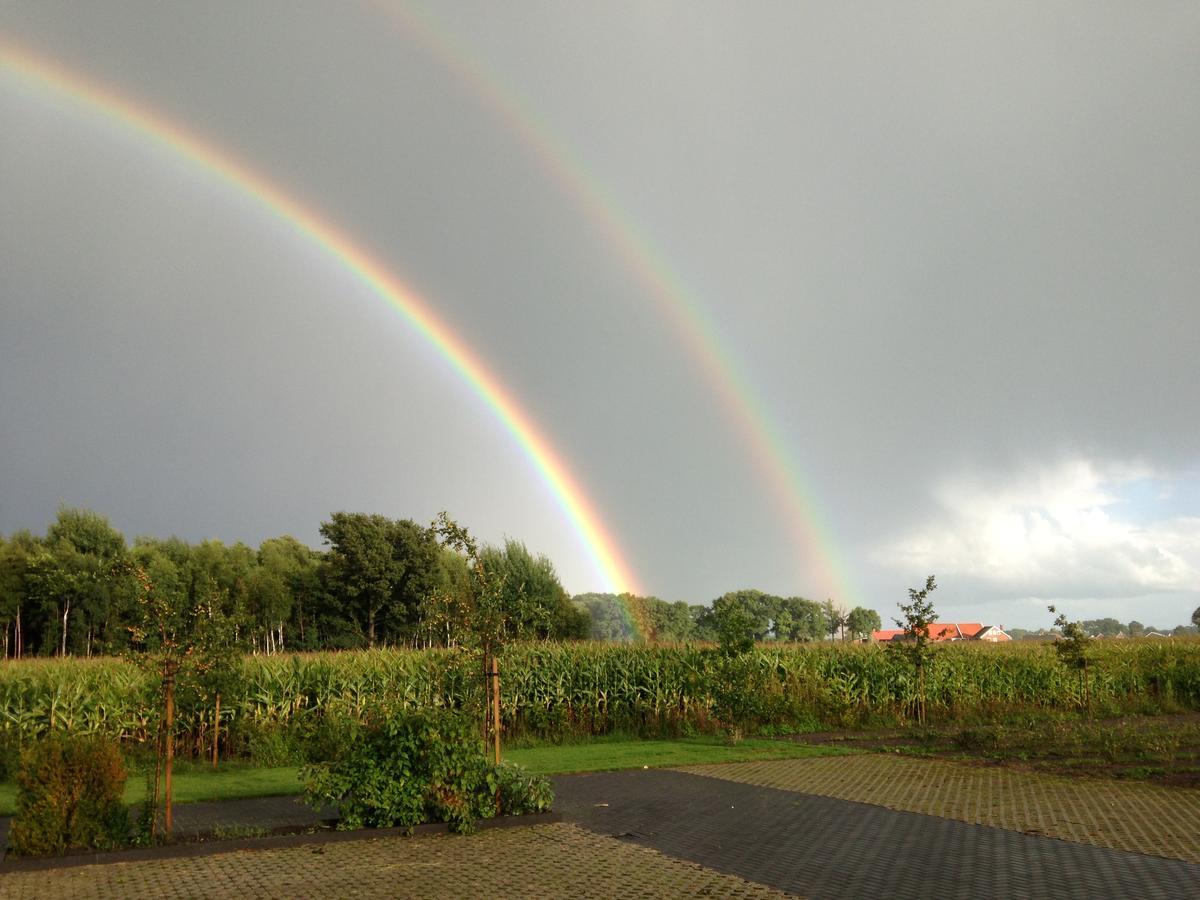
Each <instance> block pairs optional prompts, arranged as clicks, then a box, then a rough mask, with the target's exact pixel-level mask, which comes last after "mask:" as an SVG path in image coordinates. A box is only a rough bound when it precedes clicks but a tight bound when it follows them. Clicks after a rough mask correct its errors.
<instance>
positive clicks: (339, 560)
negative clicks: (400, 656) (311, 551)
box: [321, 512, 441, 647]
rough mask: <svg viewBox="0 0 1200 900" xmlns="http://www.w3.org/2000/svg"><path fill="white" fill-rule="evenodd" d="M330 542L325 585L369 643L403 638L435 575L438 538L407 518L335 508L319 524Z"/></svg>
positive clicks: (415, 622) (414, 626) (435, 581)
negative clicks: (392, 518) (398, 519)
mask: <svg viewBox="0 0 1200 900" xmlns="http://www.w3.org/2000/svg"><path fill="white" fill-rule="evenodd" d="M321 536H322V537H323V538H324V539H325V540H326V541H327V542H328V543H329V552H328V554H326V557H325V570H326V573H327V582H326V583H327V586H328V587H331V588H332V589H333V591H334V593H335V594H336V595H337V596H338V597H339V598H340V599H341V601H342V603H343V604H344V606H345V609H346V611H347V612H348V613H349V615H350V617H351V618H352V619H353V620H354V621H355V622H356V623H357V625H358V626H359V628H360V629H361V632H362V634H363V635H364V636H365V638H366V643H367V646H368V647H374V646H375V644H376V642H377V640H378V639H379V638H380V637H381V636H386V637H387V638H388V639H389V640H391V641H400V640H405V639H407V638H408V637H409V635H410V634H411V633H413V632H415V631H416V630H417V626H418V616H419V612H420V607H421V602H422V601H423V600H424V599H425V598H426V597H427V596H428V595H429V593H430V592H431V591H433V590H434V589H436V587H437V585H438V579H439V577H440V565H441V564H440V562H439V557H440V555H441V550H440V549H439V547H438V542H437V537H436V535H435V533H434V531H433V529H430V528H423V527H422V526H420V525H418V524H416V523H415V522H412V521H410V520H407V519H402V520H400V521H392V520H391V519H388V518H386V517H384V516H381V515H368V514H366V513H346V512H337V513H334V514H333V515H332V516H331V517H330V520H329V521H328V522H322V523H321Z"/></svg>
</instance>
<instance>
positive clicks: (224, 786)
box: [0, 737, 853, 816]
mask: <svg viewBox="0 0 1200 900" xmlns="http://www.w3.org/2000/svg"><path fill="white" fill-rule="evenodd" d="M849 752H853V751H849V750H845V749H842V748H839V747H815V746H804V745H802V744H793V743H790V742H788V741H770V740H763V739H752V740H745V741H742V742H740V743H738V744H729V743H727V742H725V741H723V740H722V739H720V738H711V737H697V738H683V739H681V740H674V741H638V740H619V741H617V740H602V741H596V742H590V743H585V744H563V745H558V746H541V747H529V748H522V749H514V750H508V751H505V752H504V759H505V760H506V761H508V762H513V763H516V764H517V765H519V766H523V767H524V768H526V769H528V770H529V771H531V772H534V773H536V774H538V775H560V774H567V773H571V772H611V771H617V770H620V769H641V768H652V769H653V768H663V767H668V766H670V767H675V766H689V765H715V764H719V763H728V762H752V761H755V760H764V759H797V758H808V757H814V756H833V755H837V754H844V753H849ZM171 783H172V787H173V799H174V802H176V803H192V802H196V801H201V800H242V799H246V798H249V797H284V796H290V795H294V794H300V793H301V792H302V791H303V789H304V786H303V784H302V783H301V781H300V769H299V768H298V767H296V766H282V767H278V768H270V769H260V768H253V767H250V766H246V765H244V764H240V763H227V764H225V765H223V766H221V767H220V768H218V769H216V770H215V771H214V770H212V769H209V768H206V767H204V766H200V765H195V764H186V763H185V764H184V765H182V766H181V767H180V768H179V769H177V770H176V771H175V772H174V773H173V774H172V778H171ZM144 797H145V779H144V778H143V777H141V776H140V775H137V774H133V775H130V777H129V781H128V782H127V783H126V785H125V802H126V803H140V802H141V801H142V799H143V798H144ZM16 806H17V788H16V785H15V784H12V783H7V784H0V816H11V815H13V813H14V812H16Z"/></svg>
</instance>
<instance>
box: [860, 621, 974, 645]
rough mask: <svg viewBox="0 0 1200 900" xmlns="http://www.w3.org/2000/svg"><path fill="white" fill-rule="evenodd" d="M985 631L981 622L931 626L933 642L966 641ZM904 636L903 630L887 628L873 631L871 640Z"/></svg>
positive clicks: (930, 632)
mask: <svg viewBox="0 0 1200 900" xmlns="http://www.w3.org/2000/svg"><path fill="white" fill-rule="evenodd" d="M981 631H983V624H982V623H980V622H934V623H933V624H932V625H930V626H929V639H930V640H931V641H965V640H969V639H971V638H973V637H975V635H977V634H979V632H981ZM902 634H904V629H903V628H886V629H884V630H883V631H872V632H871V640H873V641H890V640H892V639H893V638H895V637H897V636H899V635H902Z"/></svg>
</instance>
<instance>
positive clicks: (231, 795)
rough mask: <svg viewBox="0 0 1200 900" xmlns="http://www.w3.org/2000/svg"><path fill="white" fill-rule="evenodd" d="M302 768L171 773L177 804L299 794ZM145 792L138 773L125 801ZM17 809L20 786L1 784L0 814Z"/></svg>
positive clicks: (129, 783) (132, 778) (135, 800)
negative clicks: (18, 787)
mask: <svg viewBox="0 0 1200 900" xmlns="http://www.w3.org/2000/svg"><path fill="white" fill-rule="evenodd" d="M299 772H300V770H299V769H298V768H294V767H282V768H277V769H255V768H251V767H249V766H241V765H237V764H233V765H228V766H223V767H221V768H220V769H217V771H215V772H214V771H212V770H211V769H203V768H201V767H198V766H197V767H195V768H191V767H186V766H185V767H184V768H183V770H182V771H179V772H177V773H173V774H172V776H171V787H172V794H173V799H174V802H175V803H194V802H196V801H199V800H241V799H244V798H246V797H279V796H286V795H289V794H298V793H300V790H301V786H300V778H299ZM145 795H146V782H145V779H144V778H142V777H141V776H140V775H138V774H136V773H135V774H132V775H130V776H129V781H127V782H126V783H125V802H126V803H140V802H141V801H142V799H143V798H144V797H145ZM16 808H17V786H16V785H15V784H12V783H11V782H9V783H6V784H0V816H11V815H12V814H13V813H14V812H16Z"/></svg>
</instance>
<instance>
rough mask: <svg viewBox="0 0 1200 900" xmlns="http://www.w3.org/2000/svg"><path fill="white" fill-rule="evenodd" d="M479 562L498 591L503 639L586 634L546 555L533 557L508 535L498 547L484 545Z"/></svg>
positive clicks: (573, 636)
mask: <svg viewBox="0 0 1200 900" xmlns="http://www.w3.org/2000/svg"><path fill="white" fill-rule="evenodd" d="M479 562H480V564H481V565H482V566H483V570H484V572H485V573H486V576H487V578H488V580H489V581H490V582H491V583H492V584H494V585H496V586H497V588H496V589H497V590H498V591H499V596H498V599H499V602H500V604H501V605H502V607H503V609H504V616H503V623H504V624H503V626H502V627H503V629H504V637H505V638H506V639H513V638H518V639H528V638H540V639H546V638H556V639H564V638H580V637H583V636H584V635H585V634H586V621H585V619H584V617H583V616H581V615H580V614H579V613H578V612H577V611H576V610H575V609H574V607H572V606H571V600H570V596H569V595H568V594H567V592H566V591H565V590H564V589H563V586H562V583H561V582H560V581H559V580H558V573H556V572H555V571H554V563H552V562H551V561H550V559H549V558H548V557H546V556H544V555H538V556H536V557H535V556H534V555H533V554H531V553H530V552H529V550H528V549H527V548H526V547H525V545H524V544H522V543H521V542H520V541H516V540H512V539H509V540H507V541H505V543H504V546H503V547H502V548H501V547H490V546H488V547H484V548H483V550H482V551H481V552H480V554H479Z"/></svg>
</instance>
